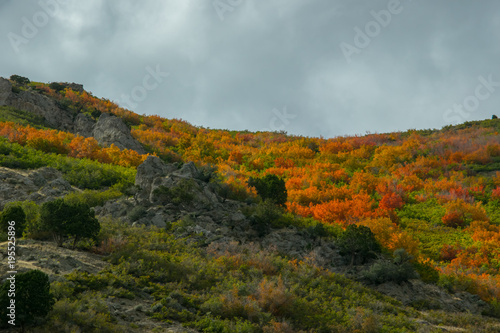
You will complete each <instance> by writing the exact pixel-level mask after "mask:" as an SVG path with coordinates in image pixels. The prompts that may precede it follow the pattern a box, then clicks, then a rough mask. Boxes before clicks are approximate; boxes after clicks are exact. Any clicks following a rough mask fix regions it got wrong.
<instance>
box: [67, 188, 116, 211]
mask: <svg viewBox="0 0 500 333" xmlns="http://www.w3.org/2000/svg"><path fill="white" fill-rule="evenodd" d="M122 195H123V194H122V193H121V192H120V191H118V190H117V189H114V188H112V189H108V190H106V191H98V190H83V191H82V192H72V193H69V194H67V195H66V196H65V197H64V201H66V202H67V203H68V204H72V205H76V204H84V205H87V206H89V207H95V206H102V205H104V204H105V203H106V201H108V200H112V199H117V198H119V197H121V196H122Z"/></svg>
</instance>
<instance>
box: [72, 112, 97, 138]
mask: <svg viewBox="0 0 500 333" xmlns="http://www.w3.org/2000/svg"><path fill="white" fill-rule="evenodd" d="M94 126H95V121H94V120H93V119H92V118H90V117H89V116H87V115H86V114H84V113H79V114H78V115H77V116H76V118H75V125H74V133H75V134H80V135H81V136H84V137H86V138H88V137H90V136H92V134H93V132H94Z"/></svg>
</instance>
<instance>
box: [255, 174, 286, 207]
mask: <svg viewBox="0 0 500 333" xmlns="http://www.w3.org/2000/svg"><path fill="white" fill-rule="evenodd" d="M248 186H253V187H255V189H256V190H257V193H258V194H259V196H260V197H261V198H262V200H266V199H270V200H271V201H272V202H273V203H275V204H277V205H280V206H284V205H285V203H286V200H287V190H286V186H285V181H284V180H283V179H281V178H279V177H278V176H276V175H272V174H269V175H266V176H265V177H263V178H252V177H250V178H249V179H248Z"/></svg>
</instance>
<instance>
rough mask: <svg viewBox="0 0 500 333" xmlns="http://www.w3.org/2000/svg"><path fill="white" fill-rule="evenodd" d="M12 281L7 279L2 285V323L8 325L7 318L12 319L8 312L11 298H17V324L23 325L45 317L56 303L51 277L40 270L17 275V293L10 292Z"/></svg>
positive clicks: (0, 310)
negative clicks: (51, 291)
mask: <svg viewBox="0 0 500 333" xmlns="http://www.w3.org/2000/svg"><path fill="white" fill-rule="evenodd" d="M10 285H11V282H10V281H9V280H7V281H6V282H4V283H3V284H2V286H1V287H0V304H1V306H0V315H1V317H2V318H3V319H2V321H1V323H2V325H3V326H4V327H6V326H7V323H6V320H4V319H5V318H9V320H10V319H12V317H9V316H8V314H9V313H10V310H9V309H8V307H9V306H11V300H15V303H14V305H15V318H14V319H15V324H16V326H17V327H21V328H22V330H23V331H24V327H25V326H27V325H32V324H35V323H37V322H38V319H40V318H42V319H43V318H45V316H47V314H48V313H49V311H50V310H51V309H52V306H53V304H54V299H53V295H52V294H51V293H50V284H49V277H48V275H47V274H45V273H43V272H41V271H39V270H31V271H28V272H26V273H19V274H17V275H15V295H12V294H11V292H10Z"/></svg>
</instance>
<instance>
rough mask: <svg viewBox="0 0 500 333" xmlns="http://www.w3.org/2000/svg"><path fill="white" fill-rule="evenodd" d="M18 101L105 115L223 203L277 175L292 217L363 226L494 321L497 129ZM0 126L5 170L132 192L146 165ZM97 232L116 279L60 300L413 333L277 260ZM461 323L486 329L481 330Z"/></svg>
mask: <svg viewBox="0 0 500 333" xmlns="http://www.w3.org/2000/svg"><path fill="white" fill-rule="evenodd" d="M15 90H16V91H21V90H32V91H33V90H35V91H38V92H39V93H42V94H45V95H47V96H49V97H51V98H53V99H55V100H57V102H58V105H59V106H60V107H64V108H67V109H71V110H74V111H75V112H78V113H86V114H88V115H89V116H91V117H93V118H96V117H98V116H99V114H101V113H103V112H108V113H112V114H114V115H116V116H118V117H120V118H122V119H123V120H124V121H125V122H126V123H127V124H128V125H129V126H130V128H131V133H132V135H133V136H134V137H135V138H136V139H137V140H138V141H139V142H141V143H142V144H143V145H144V146H145V147H146V149H147V150H148V151H149V153H150V154H156V155H157V156H159V157H160V158H162V159H163V160H164V161H168V162H179V161H183V162H188V161H193V162H195V163H196V164H197V165H200V166H205V167H213V168H216V169H217V174H218V175H219V177H220V182H222V183H223V184H225V186H226V189H227V193H226V194H227V196H228V197H229V198H230V199H237V200H243V201H245V200H246V201H247V202H250V203H251V202H256V201H257V200H258V199H257V192H256V189H255V188H254V187H250V186H249V185H248V180H249V178H252V179H264V177H265V176H267V175H276V176H278V177H280V178H281V179H283V180H284V181H285V185H286V191H287V194H288V195H287V201H286V210H287V211H288V212H289V213H293V214H295V215H297V216H301V217H303V218H312V219H314V220H316V221H320V222H322V223H324V224H325V225H328V226H338V227H341V228H346V227H347V226H349V225H358V226H366V227H368V228H370V230H371V232H372V233H373V234H374V235H375V238H376V240H377V241H378V243H380V244H381V245H382V247H383V248H384V249H385V250H386V251H387V252H388V253H392V252H394V251H395V250H398V249H401V248H402V249H405V250H406V253H408V254H410V255H411V256H413V259H412V260H413V266H414V267H415V268H416V269H417V271H418V272H419V273H420V277H421V278H422V279H424V280H425V281H428V282H433V283H438V284H439V285H441V286H443V287H445V288H448V289H449V290H450V291H468V292H471V293H475V294H478V295H479V296H480V297H481V298H482V299H483V300H484V301H486V302H488V303H489V304H491V308H490V310H489V311H488V314H489V315H498V313H499V310H498V299H499V297H500V275H498V271H499V268H500V261H499V260H500V251H499V249H500V247H499V245H498V244H499V242H498V241H499V240H500V210H499V208H500V136H499V133H498V131H499V128H500V120H498V119H492V120H485V121H482V122H469V123H465V124H461V125H458V126H449V127H446V128H443V129H442V130H422V131H416V130H410V131H407V132H398V133H388V134H370V135H365V136H355V137H338V138H332V139H324V138H309V137H300V136H288V135H286V134H285V133H276V132H275V133H269V132H258V133H251V132H247V131H229V130H211V129H205V128H201V127H195V126H192V125H190V124H188V123H187V122H185V121H182V120H177V119H170V120H169V119H164V118H162V117H159V116H140V115H137V114H135V113H133V112H131V111H128V110H124V109H122V108H119V107H118V106H117V105H115V104H114V103H112V102H110V101H108V100H103V99H98V98H95V97H94V96H92V95H91V94H89V93H87V92H85V91H83V92H77V91H73V90H71V89H69V88H65V87H64V86H61V85H54V84H52V85H46V84H42V83H33V82H31V83H27V82H23V83H22V84H21V83H17V84H16V85H15ZM0 120H1V121H2V122H0V136H2V137H3V138H4V139H3V140H2V141H1V142H0V153H1V155H0V165H2V166H6V167H10V168H36V167H41V166H52V167H54V168H56V169H59V170H60V171H62V172H63V173H64V176H65V178H66V179H67V180H68V181H69V182H70V183H71V184H72V185H75V186H78V187H80V188H81V189H93V190H106V189H108V188H109V187H112V188H113V189H112V190H115V191H119V192H120V193H123V194H125V195H129V194H130V193H133V186H132V184H133V177H134V174H135V173H134V172H135V171H134V170H135V168H136V167H137V166H138V165H139V164H140V163H142V161H144V160H145V158H146V155H140V154H138V153H136V152H135V151H131V150H120V149H118V148H117V147H116V146H111V147H100V146H99V145H98V144H97V142H96V141H95V139H93V138H83V137H81V136H78V135H75V134H71V133H67V132H62V131H59V130H56V129H50V128H47V127H46V126H45V125H44V123H43V121H42V120H41V119H38V118H34V117H32V116H30V115H29V114H26V113H25V112H22V111H19V110H15V109H12V108H8V107H1V109H0ZM108 191H110V190H108ZM108 193H109V192H108ZM114 196H116V194H113V197H114ZM33 220H35V218H33ZM179 223H180V222H179ZM105 230H106V229H105V228H104V231H101V236H100V237H101V239H100V241H102V242H104V243H103V244H105V245H106V246H108V245H109V249H108V250H106V251H103V252H106V253H110V254H111V260H112V262H113V263H114V266H113V268H112V269H111V270H110V271H108V272H103V273H102V274H100V275H95V276H85V275H82V274H79V273H74V274H73V275H71V276H70V277H68V279H69V280H70V281H72V283H70V284H69V287H64V288H67V289H64V288H63V289H64V290H65V293H62V294H60V295H59V297H60V301H64V302H76V300H78V299H83V298H81V297H83V296H82V295H84V294H85V293H86V292H97V293H100V295H101V296H102V295H109V294H113V292H116V291H110V290H109V287H110V286H112V287H113V290H114V289H117V290H122V291H121V292H119V293H118V294H119V295H121V294H120V293H123V295H129V297H138V295H139V291H140V290H145V289H146V290H148V292H149V293H151V294H152V295H153V297H154V298H155V300H156V301H157V302H158V303H155V304H156V305H155V308H154V309H153V310H152V312H151V315H152V316H153V317H155V318H158V319H162V320H176V321H180V322H185V323H186V324H188V325H189V326H191V327H194V328H197V329H199V330H202V331H207V332H219V331H224V330H228V331H241V332H246V331H249V332H252V331H259V330H260V331H262V330H264V331H266V330H267V331H269V332H271V331H273V330H274V331H280V330H281V331H283V332H287V328H286V327H287V325H289V326H290V328H289V330H288V331H291V330H292V328H291V327H295V329H296V330H304V331H307V330H310V329H313V330H314V331H325V332H329V331H342V330H346V331H352V330H354V329H359V330H364V331H368V330H369V329H372V330H373V331H377V330H381V331H405V330H406V331H415V330H416V328H417V326H418V325H417V324H416V322H415V319H416V318H420V317H421V314H419V313H418V312H416V311H415V310H414V309H411V308H404V307H402V306H401V305H400V304H397V302H396V303H394V301H391V300H388V299H386V298H384V297H383V296H381V295H380V294H377V293H373V292H372V291H370V290H368V289H366V288H365V287H362V286H361V285H358V284H356V283H354V284H353V282H350V281H348V280H346V279H344V278H342V277H340V276H338V275H335V274H333V273H331V272H326V271H324V270H322V269H321V268H320V267H314V265H311V264H306V263H298V262H294V261H293V260H289V259H286V258H283V257H281V256H279V255H278V254H273V253H267V252H259V253H260V254H259V256H257V258H255V257H253V256H249V255H248V253H251V250H248V249H245V248H244V247H243V248H238V247H237V246H236V248H238V249H237V250H229V249H223V250H218V251H215V250H214V251H213V252H211V253H207V252H199V251H200V250H199V249H198V248H197V247H196V246H186V245H184V242H183V241H182V240H179V239H175V238H172V236H171V235H169V233H168V232H165V231H159V232H157V231H143V232H142V233H136V234H128V231H126V230H123V231H122V233H121V234H120V235H122V234H123V235H124V234H127V235H128V236H127V237H125V236H123V238H120V237H122V236H119V235H118V234H113V233H111V234H107V235H106V234H103V233H104V232H105ZM140 235H143V236H140ZM144 235H147V237H145V236H144ZM330 236H331V237H334V238H335V236H334V235H333V234H331V235H330ZM106 237H108V238H106ZM141 237H144V238H141ZM110 240H111V241H110ZM103 244H97V246H99V245H100V246H103ZM139 244H140V246H139ZM259 258H260V259H259ZM261 261H262V262H261ZM158 265H159V266H158ZM170 265H173V266H170ZM157 267H163V268H164V269H162V270H160V272H158V270H157V269H156V268H157ZM165 272H175V273H165ZM155 274H160V276H157V277H155ZM162 274H163V275H162ZM165 274H167V275H166V276H165ZM169 274H174V275H173V276H168V275H169ZM71 279H73V280H71ZM78 286H80V287H78ZM340 286H342V287H340ZM346 286H347V287H346ZM61 288H62V287H61ZM339 288H341V289H342V290H340V289H339ZM128 293H131V294H128ZM346 293H347V294H346ZM172 294H173V295H172ZM123 295H122V296H123ZM56 305H57V303H56ZM104 312H105V311H104ZM427 316H428V317H426V318H427V320H429V321H430V322H432V323H433V324H449V325H451V326H453V325H456V326H461V327H468V325H469V324H466V323H465V322H461V321H460V319H459V316H456V317H454V316H453V315H451V317H445V318H447V319H443V320H444V321H443V322H439V321H438V320H437V319H436V321H435V322H434V319H429V318H434V317H433V316H437V315H435V314H433V312H429V314H428V315H427ZM441 316H442V314H441ZM462 318H463V317H462ZM469 319H470V320H471V321H472V322H481V324H480V325H482V326H481V329H484V330H488V327H490V329H492V330H493V328H492V327H493V326H491V325H490V324H489V323H488V320H486V319H484V318H479V317H478V318H474V319H472V317H471V318H469ZM53 320H55V319H53ZM53 323H54V321H53ZM370 325H371V326H370ZM489 325H490V326H489ZM369 326H370V327H372V326H373V327H372V328H370V327H369ZM470 327H473V326H470Z"/></svg>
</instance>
